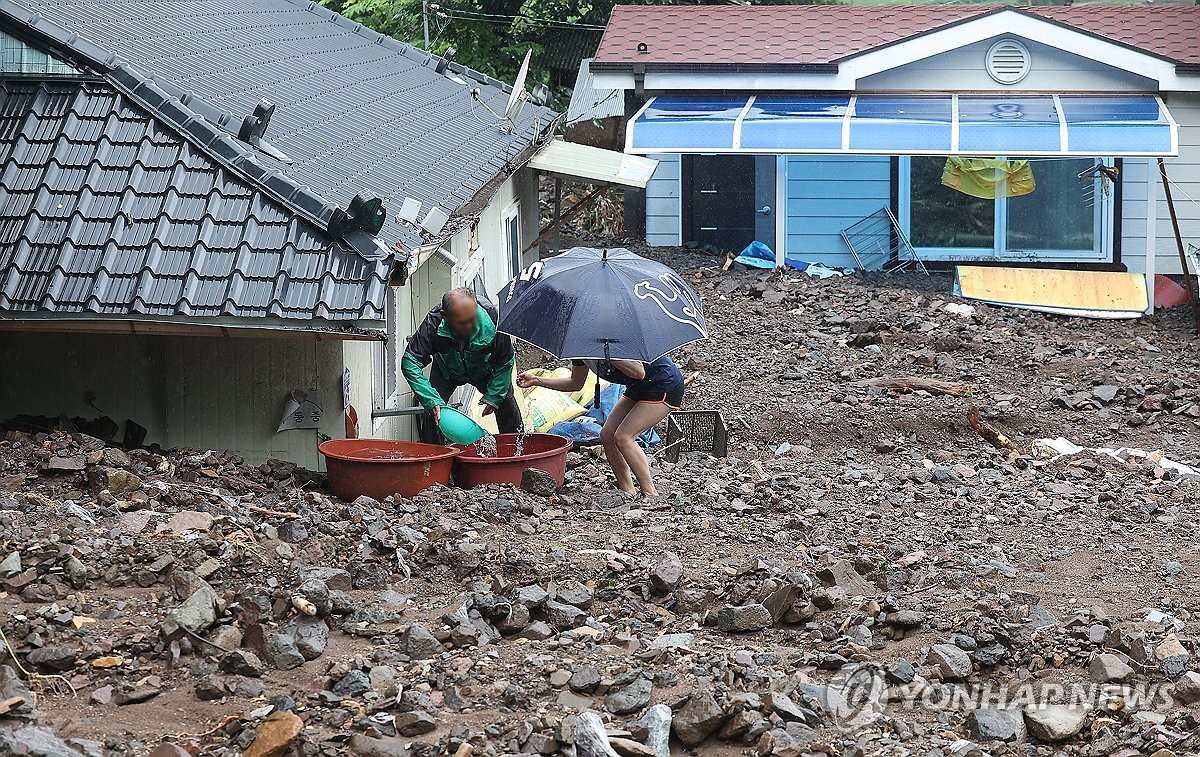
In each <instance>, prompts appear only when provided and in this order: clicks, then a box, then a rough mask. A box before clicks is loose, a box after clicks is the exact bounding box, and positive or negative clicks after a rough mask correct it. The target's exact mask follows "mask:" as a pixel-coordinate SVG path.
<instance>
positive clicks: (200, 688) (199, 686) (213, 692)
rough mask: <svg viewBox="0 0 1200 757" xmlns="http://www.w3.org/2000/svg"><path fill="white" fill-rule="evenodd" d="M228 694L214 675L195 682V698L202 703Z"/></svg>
mask: <svg viewBox="0 0 1200 757" xmlns="http://www.w3.org/2000/svg"><path fill="white" fill-rule="evenodd" d="M228 693H229V692H228V691H226V689H225V684H224V682H222V681H221V679H220V678H218V677H217V676H215V675H208V676H204V677H203V678H201V679H200V680H199V681H197V682H196V698H197V699H199V700H200V701H202V702H211V701H213V700H216V699H221V698H223V697H225V696H226V695H227V694H228Z"/></svg>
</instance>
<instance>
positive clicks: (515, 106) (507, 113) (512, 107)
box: [504, 49, 533, 121]
mask: <svg viewBox="0 0 1200 757" xmlns="http://www.w3.org/2000/svg"><path fill="white" fill-rule="evenodd" d="M531 57H533V50H532V49H530V50H526V51H525V60H523V61H521V70H520V71H518V72H517V80H516V81H515V82H513V88H512V93H511V94H509V96H508V105H506V106H504V117H505V118H507V119H508V120H509V121H515V120H516V118H517V116H519V115H521V107H522V106H523V105H525V100H526V98H528V97H529V95H527V94H526V93H525V79H527V78H528V77H529V59H530V58H531Z"/></svg>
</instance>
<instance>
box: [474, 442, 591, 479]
mask: <svg viewBox="0 0 1200 757" xmlns="http://www.w3.org/2000/svg"><path fill="white" fill-rule="evenodd" d="M571 444H572V443H571V440H570V439H568V438H566V437H564V436H555V435H554V434H525V441H524V443H523V444H522V447H521V456H520V457H515V455H516V452H517V434H496V456H495V457H480V456H479V453H478V451H477V450H476V448H475V445H474V444H472V445H471V446H469V447H466V448H465V449H464V450H463V452H462V454H461V455H459V456H458V459H457V460H456V461H455V463H454V481H455V483H457V484H458V485H459V486H462V487H464V488H470V487H472V486H480V485H482V484H512V485H513V486H520V485H521V474H522V473H524V472H525V469H526V468H537V469H539V470H543V471H545V472H546V473H549V474H550V475H551V476H552V477H553V478H554V480H555V482H557V483H558V485H559V486H562V485H563V479H564V478H565V477H566V475H567V453H568V452H570V451H571Z"/></svg>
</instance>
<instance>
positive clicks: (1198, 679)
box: [0, 670, 1200, 705]
mask: <svg viewBox="0 0 1200 757" xmlns="http://www.w3.org/2000/svg"><path fill="white" fill-rule="evenodd" d="M0 691H3V689H0ZM1172 692H1173V693H1174V695H1175V698H1176V699H1177V700H1179V702H1180V703H1182V704H1185V705H1191V704H1196V703H1197V702H1200V673H1197V672H1196V671H1194V670H1189V671H1188V672H1186V673H1184V674H1183V675H1182V676H1180V677H1179V680H1178V681H1176V682H1175V685H1174V686H1173V687H1172Z"/></svg>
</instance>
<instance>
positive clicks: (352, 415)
mask: <svg viewBox="0 0 1200 757" xmlns="http://www.w3.org/2000/svg"><path fill="white" fill-rule="evenodd" d="M346 438H347V439H357V438H358V411H357V410H355V409H354V405H347V406H346Z"/></svg>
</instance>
